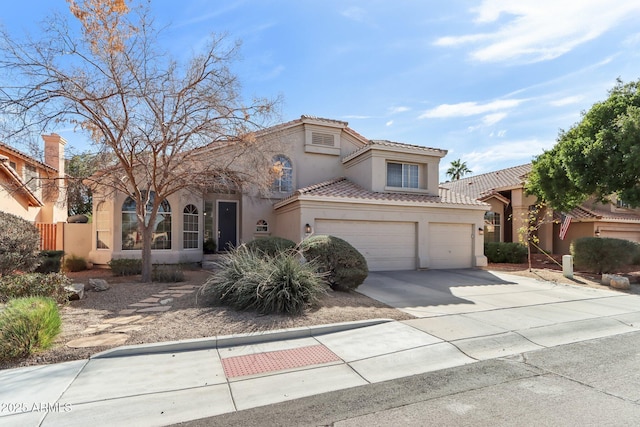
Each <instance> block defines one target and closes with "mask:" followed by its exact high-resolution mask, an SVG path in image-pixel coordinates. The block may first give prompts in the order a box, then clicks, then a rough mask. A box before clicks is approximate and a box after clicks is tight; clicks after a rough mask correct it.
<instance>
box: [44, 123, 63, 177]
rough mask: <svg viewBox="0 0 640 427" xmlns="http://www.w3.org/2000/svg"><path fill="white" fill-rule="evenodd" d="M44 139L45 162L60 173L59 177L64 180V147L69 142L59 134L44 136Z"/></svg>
mask: <svg viewBox="0 0 640 427" xmlns="http://www.w3.org/2000/svg"><path fill="white" fill-rule="evenodd" d="M42 139H44V162H45V163H46V164H47V165H49V166H51V167H52V168H54V169H56V170H57V171H58V177H59V178H64V146H65V145H66V143H67V141H65V139H64V138H63V137H61V136H60V135H58V134H57V133H52V134H51V135H42Z"/></svg>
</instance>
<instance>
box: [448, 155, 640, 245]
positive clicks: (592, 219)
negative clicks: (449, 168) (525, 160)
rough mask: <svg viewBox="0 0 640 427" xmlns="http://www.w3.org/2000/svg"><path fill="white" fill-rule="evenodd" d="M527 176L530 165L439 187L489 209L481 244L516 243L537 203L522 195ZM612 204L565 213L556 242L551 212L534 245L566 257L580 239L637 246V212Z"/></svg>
mask: <svg viewBox="0 0 640 427" xmlns="http://www.w3.org/2000/svg"><path fill="white" fill-rule="evenodd" d="M529 172H531V163H529V164H525V165H520V166H514V167H511V168H507V169H502V170H498V171H494V172H489V173H485V174H482V175H476V176H472V177H468V178H463V179H460V180H457V181H452V182H447V183H444V184H441V185H442V186H443V187H444V188H448V189H449V190H451V191H454V192H457V193H460V194H464V195H466V196H468V197H470V198H473V199H476V200H480V201H484V202H487V203H489V204H490V205H491V209H490V210H489V211H488V212H487V213H486V214H485V227H484V228H485V232H484V240H485V242H491V241H495V242H518V241H519V235H518V229H519V228H521V227H522V226H523V225H524V223H525V221H526V218H527V212H528V210H529V209H530V207H531V206H532V205H535V204H536V201H537V200H536V198H535V197H534V196H527V195H526V194H525V192H524V184H525V181H526V178H527V175H528V174H529ZM612 200H613V202H612V203H609V204H605V205H603V204H601V203H596V202H595V201H594V200H593V199H590V200H587V201H586V202H584V203H583V204H582V205H581V206H579V207H577V208H575V209H573V210H572V211H571V212H566V214H567V215H569V216H571V218H572V219H571V223H570V226H569V229H568V231H567V234H566V235H565V237H564V239H560V221H561V219H562V218H563V216H562V214H563V213H560V212H554V213H553V218H554V219H555V220H556V221H555V223H552V224H545V225H543V226H542V227H541V228H540V230H539V231H538V237H539V239H540V243H539V244H538V245H539V246H540V247H541V248H542V249H544V250H545V251H547V252H551V253H554V254H568V253H569V247H570V245H571V242H572V241H573V240H575V239H577V238H580V237H594V236H596V237H614V238H619V239H627V240H632V241H634V242H640V210H639V209H630V208H629V207H628V206H627V205H625V204H624V203H623V201H621V200H617V199H616V197H615V196H614V197H612Z"/></svg>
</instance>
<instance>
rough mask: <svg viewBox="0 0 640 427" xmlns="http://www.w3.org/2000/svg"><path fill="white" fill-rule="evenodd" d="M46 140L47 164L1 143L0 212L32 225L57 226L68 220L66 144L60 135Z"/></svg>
mask: <svg viewBox="0 0 640 427" xmlns="http://www.w3.org/2000/svg"><path fill="white" fill-rule="evenodd" d="M42 138H43V139H44V163H43V162H40V161H39V160H36V159H34V158H33V157H31V156H28V155H26V154H24V153H22V152H21V151H19V150H16V149H14V148H13V147H10V146H8V145H6V144H3V143H0V180H1V181H0V210H1V211H4V212H8V213H11V214H14V215H17V216H19V217H22V218H24V219H26V220H28V221H32V222H38V223H49V224H53V223H57V222H63V221H66V219H67V202H66V194H65V192H64V185H65V172H64V166H65V160H64V146H65V144H66V141H65V140H64V138H62V137H61V136H59V135H56V134H51V135H43V136H42Z"/></svg>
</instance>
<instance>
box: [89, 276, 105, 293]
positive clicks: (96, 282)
mask: <svg viewBox="0 0 640 427" xmlns="http://www.w3.org/2000/svg"><path fill="white" fill-rule="evenodd" d="M89 287H90V288H91V289H93V290H94V291H96V292H102V291H106V290H107V289H109V284H108V283H107V281H106V280H104V279H89Z"/></svg>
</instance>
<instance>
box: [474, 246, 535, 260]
mask: <svg viewBox="0 0 640 427" xmlns="http://www.w3.org/2000/svg"><path fill="white" fill-rule="evenodd" d="M484 254H485V256H486V257H487V260H488V261H489V262H492V263H509V264H521V263H523V262H525V261H526V260H527V247H526V246H525V245H523V244H522V243H515V242H487V243H485V244H484Z"/></svg>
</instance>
